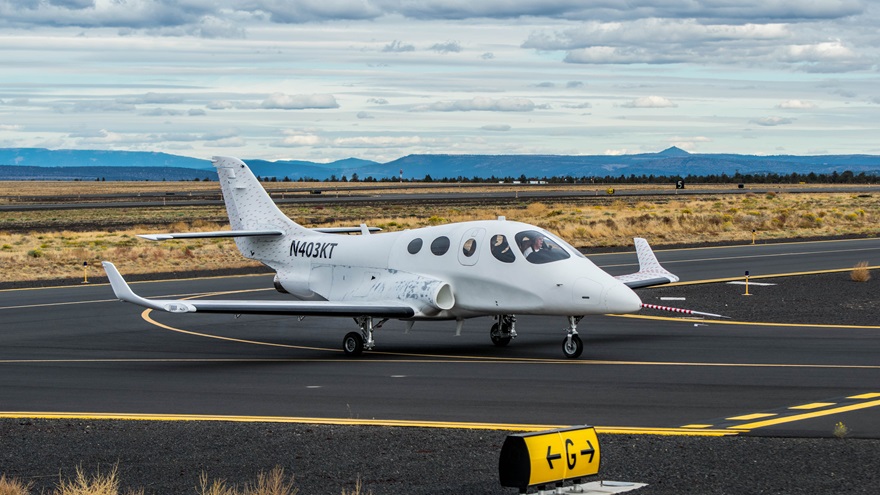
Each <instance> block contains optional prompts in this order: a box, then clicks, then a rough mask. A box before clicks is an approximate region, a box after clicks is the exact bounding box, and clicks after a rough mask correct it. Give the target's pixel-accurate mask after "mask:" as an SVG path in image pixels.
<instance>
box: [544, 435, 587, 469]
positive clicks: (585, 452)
mask: <svg viewBox="0 0 880 495" xmlns="http://www.w3.org/2000/svg"><path fill="white" fill-rule="evenodd" d="M595 453H596V449H594V448H593V444H592V442H590V441H589V440H587V449H586V450H582V451H581V455H587V454H590V460H589V461H587V462H593V455H594V454H595ZM551 467H552V466H551Z"/></svg>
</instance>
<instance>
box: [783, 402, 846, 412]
mask: <svg viewBox="0 0 880 495" xmlns="http://www.w3.org/2000/svg"><path fill="white" fill-rule="evenodd" d="M836 405H837V403H836V402H813V403H812V404H804V405H802V406H792V407H789V409H798V410H810V409H819V408H822V407H828V406H836Z"/></svg>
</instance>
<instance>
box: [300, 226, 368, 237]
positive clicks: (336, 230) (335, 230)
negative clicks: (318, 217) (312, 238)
mask: <svg viewBox="0 0 880 495" xmlns="http://www.w3.org/2000/svg"><path fill="white" fill-rule="evenodd" d="M312 230H314V231H315V232H321V233H323V234H363V235H367V234H369V233H370V232H379V231H380V230H382V229H380V228H379V227H367V226H366V225H361V226H360V227H323V228H319V229H312Z"/></svg>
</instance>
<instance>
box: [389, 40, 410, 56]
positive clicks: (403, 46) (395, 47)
mask: <svg viewBox="0 0 880 495" xmlns="http://www.w3.org/2000/svg"><path fill="white" fill-rule="evenodd" d="M415 50H416V47H415V46H413V45H410V44H409V43H404V42H402V41H400V40H394V41H392V42H391V43H388V44H387V45H385V47H384V48H382V51H383V52H394V53H400V52H414V51H415Z"/></svg>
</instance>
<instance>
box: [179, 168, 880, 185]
mask: <svg viewBox="0 0 880 495" xmlns="http://www.w3.org/2000/svg"><path fill="white" fill-rule="evenodd" d="M257 179H258V180H260V181H263V182H401V179H399V178H397V177H383V178H380V179H376V178H374V177H372V176H367V177H366V178H364V179H361V178H360V177H358V174H356V173H355V174H352V175H351V177H347V176H345V175H343V176H342V177H337V176H336V175H331V176H330V177H329V178H327V179H324V180H323V181H322V180H319V179H314V178H311V177H302V178H300V179H297V180H296V181H293V180H292V179H290V178H289V177H284V178H283V179H278V178H277V177H259V176H257ZM196 180H198V179H196ZM205 180H207V179H205ZM680 180H683V181H684V182H685V183H697V184H739V183H749V184H800V183H805V184H878V183H880V174H878V173H866V172H859V173H858V174H856V173H853V172H852V171H849V170H847V171H844V172H840V173H838V172H837V171H834V172H831V173H830V174H828V173H819V174H817V173H815V172H809V173H806V174H801V173H797V172H792V173H791V174H777V173H766V174H740V173H739V172H737V173H735V174H733V175H728V174H726V173H722V174H709V175H693V174H688V175H686V176H681V175H654V174H650V175H635V174H630V175H624V174H621V175H617V176H614V175H606V176H604V177H599V176H580V177H575V176H572V175H566V176H564V177H558V176H553V177H546V176H544V177H530V176H526V175H525V174H523V175H520V176H519V177H511V176H506V177H496V176H494V175H493V176H491V177H464V176H461V175H459V176H457V177H443V178H434V177H432V176H431V175H430V174H428V175H425V177H424V178H422V179H411V178H404V179H403V180H402V182H415V183H419V182H426V183H430V182H446V183H475V184H495V183H499V182H506V183H514V182H519V183H523V184H526V183H529V182H546V183H548V184H674V183H676V182H678V181H680Z"/></svg>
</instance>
